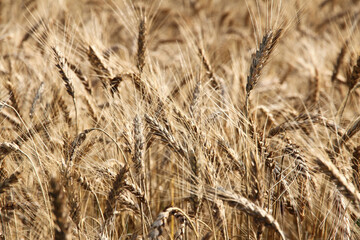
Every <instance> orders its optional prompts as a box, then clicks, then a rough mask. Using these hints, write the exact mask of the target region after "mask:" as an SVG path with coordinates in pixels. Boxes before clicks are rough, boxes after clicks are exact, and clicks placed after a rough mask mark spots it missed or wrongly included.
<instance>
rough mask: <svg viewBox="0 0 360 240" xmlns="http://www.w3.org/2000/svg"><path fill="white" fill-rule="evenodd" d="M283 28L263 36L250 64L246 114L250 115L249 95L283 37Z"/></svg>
mask: <svg viewBox="0 0 360 240" xmlns="http://www.w3.org/2000/svg"><path fill="white" fill-rule="evenodd" d="M282 31H283V30H282V29H278V30H276V31H272V30H270V31H268V32H267V33H265V35H264V36H263V38H262V41H261V43H260V46H259V49H258V50H257V51H256V53H255V55H254V57H253V58H252V62H251V65H250V71H249V75H248V77H247V83H246V99H245V114H246V116H247V115H248V110H249V97H250V93H251V91H252V90H253V89H254V87H255V86H256V84H257V83H258V81H259V79H260V75H261V71H262V69H263V68H264V67H265V65H266V64H267V62H268V60H269V57H270V55H271V53H272V52H273V50H274V49H275V47H276V45H277V43H278V42H279V39H280V37H281V33H282Z"/></svg>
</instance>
